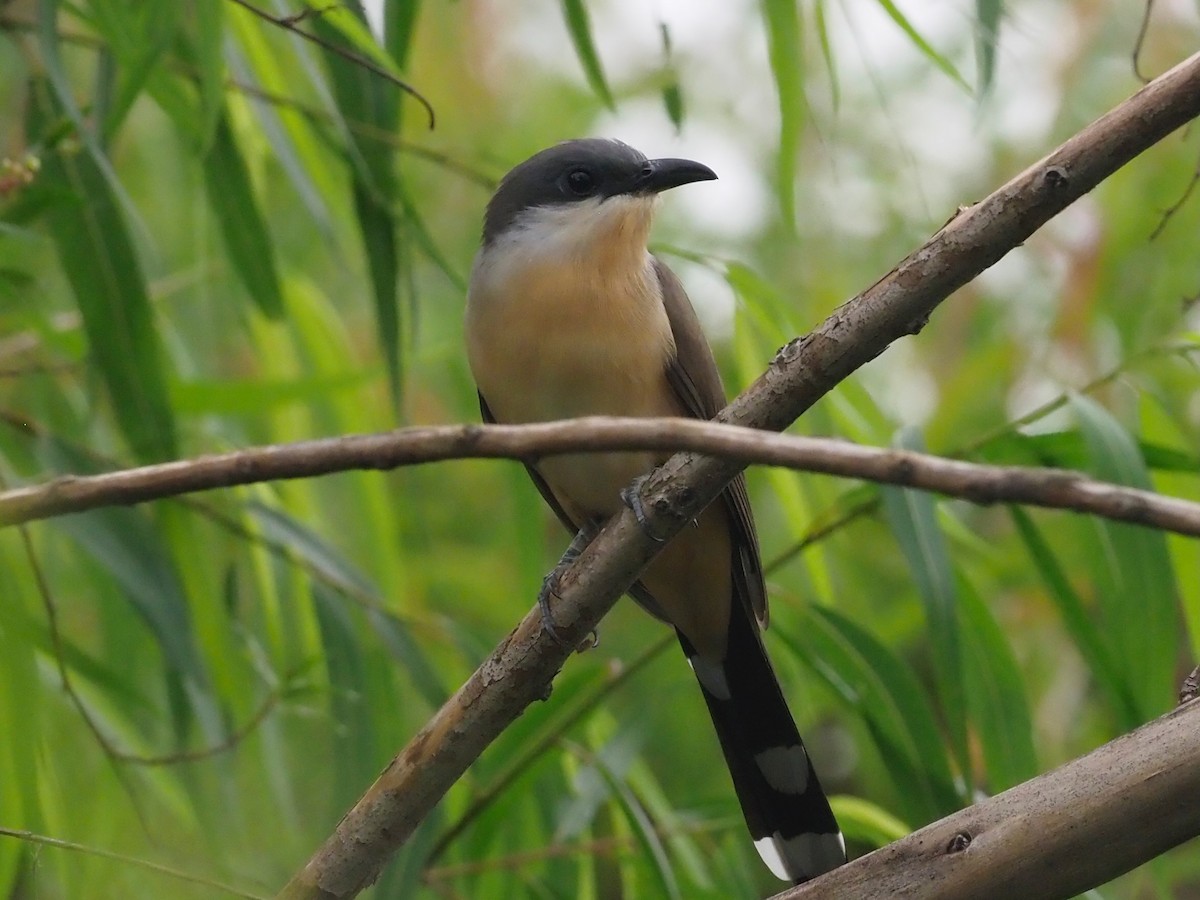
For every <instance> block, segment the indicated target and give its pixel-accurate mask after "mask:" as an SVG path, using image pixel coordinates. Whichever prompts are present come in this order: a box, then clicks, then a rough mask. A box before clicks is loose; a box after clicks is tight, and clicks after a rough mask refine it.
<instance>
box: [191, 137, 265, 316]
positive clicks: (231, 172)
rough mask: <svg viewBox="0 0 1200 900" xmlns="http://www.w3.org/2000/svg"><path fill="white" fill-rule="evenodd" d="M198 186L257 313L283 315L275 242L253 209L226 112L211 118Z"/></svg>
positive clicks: (250, 188) (245, 171)
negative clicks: (205, 195)
mask: <svg viewBox="0 0 1200 900" xmlns="http://www.w3.org/2000/svg"><path fill="white" fill-rule="evenodd" d="M203 168H204V187H205V189H206V190H207V192H208V202H209V205H210V206H211V207H212V210H213V214H214V215H215V216H216V220H217V225H218V227H219V228H220V230H221V237H222V238H223V239H224V241H225V249H226V250H227V251H228V253H229V260H230V262H231V263H232V264H233V269H234V271H236V272H237V274H238V277H239V278H240V279H241V281H242V284H243V285H244V286H245V288H246V290H247V292H249V294H250V297H251V299H252V300H253V301H254V304H255V305H256V306H257V307H258V309H259V312H261V313H262V314H263V315H265V316H267V317H269V318H272V319H278V318H279V317H280V316H282V315H283V292H282V290H281V289H280V286H279V269H278V266H277V265H276V262H275V246H274V244H273V243H272V242H271V236H270V234H268V232H267V222H266V219H265V218H264V217H263V214H262V210H261V209H259V204H258V198H257V197H255V195H254V187H253V185H251V183H250V172H249V170H248V169H247V168H246V162H245V160H244V159H242V154H241V151H240V150H239V149H238V146H237V141H236V140H235V139H234V136H233V129H232V128H231V127H230V124H229V116H228V115H223V116H220V117H219V118H218V119H217V127H216V130H215V131H214V132H213V140H212V144H211V145H210V146H209V148H208V152H207V153H205V154H204V158H203Z"/></svg>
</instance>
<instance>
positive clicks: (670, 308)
mask: <svg viewBox="0 0 1200 900" xmlns="http://www.w3.org/2000/svg"><path fill="white" fill-rule="evenodd" d="M654 270H655V272H656V273H657V274H658V281H659V284H661V285H662V293H663V306H665V307H666V310H667V320H668V321H669V322H670V323H671V333H672V334H673V335H674V337H675V356H674V357H673V358H672V360H671V363H670V365H669V366H668V368H667V379H668V380H669V381H670V382H671V387H672V388H673V389H674V391H675V393H676V394H677V395H678V397H679V399H680V401H681V402H682V404H683V407H684V409H685V410H686V411H687V412H688V414H689V415H691V416H694V417H695V418H697V419H711V418H712V417H713V416H715V415H716V414H717V413H718V412H719V411H720V410H721V408H722V407H724V406H725V402H726V400H725V386H724V385H723V384H721V374H720V372H718V371H717V363H716V360H714V359H713V355H712V349H711V348H710V347H709V346H708V341H707V340H706V339H705V337H704V331H703V329H702V328H701V327H700V320H699V319H697V318H696V311H695V310H694V309H693V308H692V302H691V301H690V300H689V299H688V296H687V292H686V291H684V289H683V284H682V283H680V281H679V279H678V278H677V277H676V276H675V273H674V272H672V271H671V270H670V269H669V268H667V266H666V265H664V264H663V263H662V261H661V260H658V259H655V260H654ZM721 501H722V502H723V503H724V504H725V508H726V509H727V510H728V512H729V520H730V522H731V523H732V525H733V544H734V548H735V550H736V552H737V555H738V560H739V561H740V565H738V566H737V567H736V571H735V577H734V584H735V586H736V587H737V589H738V590H737V592H738V595H739V596H740V597H741V598H742V600H743V602H745V603H746V604H747V607H748V609H749V610H750V611H751V612H753V614H754V617H755V618H756V619H757V620H758V623H759V625H761V626H762V627H764V628H765V627H766V625H767V588H766V584H765V583H764V582H763V572H762V561H761V560H760V559H759V554H758V533H757V532H756V531H755V529H754V516H753V514H752V513H751V512H750V497H749V494H747V492H746V479H745V476H743V475H741V474H739V475H738V476H737V478H735V479H734V480H733V481H731V482H730V483H729V487H727V488H726V489H725V491H724V492H723V493H722V494H721Z"/></svg>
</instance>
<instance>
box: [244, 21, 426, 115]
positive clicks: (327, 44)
mask: <svg viewBox="0 0 1200 900" xmlns="http://www.w3.org/2000/svg"><path fill="white" fill-rule="evenodd" d="M231 2H233V3H236V4H237V5H238V6H240V7H242V9H244V10H247V11H248V12H251V13H253V14H254V15H256V16H258V17H259V18H260V19H263V20H264V21H267V22H270V23H271V24H272V25H275V26H277V27H279V28H282V29H284V30H285V31H290V32H291V33H292V34H294V35H297V36H298V37H302V38H304V39H305V40H306V41H312V43H314V44H316V45H317V46H319V47H322V48H324V49H325V50H328V51H329V52H330V53H335V54H337V55H338V56H340V57H342V59H345V60H348V61H349V62H352V63H354V64H355V65H356V66H361V67H362V68H364V69H366V70H367V71H368V72H371V73H373V74H375V75H378V76H379V77H380V78H384V79H386V80H387V81H390V82H391V83H392V84H394V85H396V87H398V88H400V90H402V91H404V92H405V93H406V94H408V95H409V96H411V97H413V98H415V99H416V100H417V102H418V103H420V104H421V105H422V106H423V107H425V112H426V113H428V114H429V130H430V131H433V126H434V123H435V117H434V112H433V104H431V103H430V102H429V101H428V100H426V99H425V97H424V96H423V95H422V94H421V92H420V91H418V90H417V89H416V88H415V87H413V86H412V85H411V84H409V83H408V82H406V81H404V80H403V79H400V78H397V77H396V76H395V75H393V74H392V73H391V72H389V71H388V70H387V69H385V68H383V67H382V66H380V65H378V64H376V63H374V62H372V61H371V60H369V59H367V58H366V57H365V56H362V55H361V54H358V53H355V52H353V51H351V50H347V49H346V48H345V47H339V46H338V45H337V44H334V43H332V42H331V41H327V40H325V38H323V37H321V36H320V35H316V34H313V33H312V32H311V31H305V30H304V29H303V28H301V27H300V26H299V24H298V23H299V22H301V21H303V19H304V18H306V17H307V13H306V14H305V15H302V16H300V17H297V16H287V17H284V18H280V17H278V16H273V15H271V14H270V13H269V12H267V11H266V10H263V9H259V8H258V7H257V6H255V5H254V4H253V3H249V2H248V0H231Z"/></svg>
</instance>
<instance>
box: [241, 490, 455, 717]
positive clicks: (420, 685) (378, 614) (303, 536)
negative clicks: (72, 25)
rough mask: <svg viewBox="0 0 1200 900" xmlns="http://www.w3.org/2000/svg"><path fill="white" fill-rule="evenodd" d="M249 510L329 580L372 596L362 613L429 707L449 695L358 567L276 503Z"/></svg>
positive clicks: (255, 505)
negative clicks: (273, 505) (386, 609)
mask: <svg viewBox="0 0 1200 900" xmlns="http://www.w3.org/2000/svg"><path fill="white" fill-rule="evenodd" d="M249 509H250V512H251V514H252V515H253V516H254V518H255V520H256V521H257V523H258V524H259V526H260V527H261V528H262V531H263V534H265V535H267V536H268V537H270V538H271V539H272V540H273V541H275V542H276V543H278V544H282V545H283V546H286V547H287V548H288V549H289V550H291V551H292V552H293V553H295V554H296V555H297V556H298V557H299V558H300V559H303V560H304V561H305V562H306V563H308V564H309V565H310V566H311V567H312V568H313V569H314V570H316V571H317V572H319V573H321V574H322V575H323V576H324V577H325V578H326V579H327V580H328V581H329V582H331V583H332V584H333V585H336V586H338V587H340V588H341V589H342V590H345V591H348V592H351V593H354V594H357V595H358V596H360V597H365V598H367V599H369V600H370V601H371V604H370V605H369V606H368V608H367V613H366V615H367V619H368V621H369V622H370V624H371V626H372V630H373V631H374V632H375V633H376V634H377V635H378V636H379V638H380V640H381V642H382V643H383V645H384V646H385V647H386V648H387V650H388V651H389V652H390V653H391V654H392V657H393V658H394V659H395V660H396V661H397V662H399V663H400V664H401V665H403V666H404V668H405V669H406V670H407V672H408V674H409V677H410V678H411V679H412V683H413V685H414V686H415V687H416V688H417V691H418V692H419V693H420V695H421V697H422V698H423V699H424V700H425V702H426V703H427V704H429V706H430V707H431V708H434V709H436V708H437V707H438V706H440V705H441V704H442V702H443V701H444V700H445V699H446V697H447V696H448V695H449V694H448V691H447V689H446V686H445V684H444V683H443V682H442V679H441V677H440V675H439V674H438V670H437V668H436V667H435V666H434V665H433V663H432V661H431V660H430V659H429V657H428V655H427V654H426V652H425V650H424V648H423V647H422V643H421V641H420V639H418V638H416V637H414V635H413V634H412V631H411V629H410V628H409V627H408V625H407V624H406V623H405V622H403V621H401V620H400V619H398V618H396V617H395V616H392V615H389V614H387V613H386V612H385V610H384V606H385V600H384V597H383V595H382V593H381V592H380V590H379V589H378V588H377V587H376V586H375V584H374V582H372V581H371V580H370V579H369V578H368V577H367V576H366V575H365V574H364V573H363V572H362V571H360V570H359V569H358V568H356V567H355V566H354V565H353V564H352V563H351V562H350V561H349V560H347V559H346V558H345V557H344V556H343V555H342V554H341V552H340V551H338V549H337V548H336V547H334V546H333V545H332V544H330V543H329V542H328V541H327V540H325V539H324V538H322V537H321V536H320V535H318V534H317V533H316V532H314V531H313V530H312V529H310V528H308V527H307V526H305V525H304V524H303V523H301V522H300V521H298V520H297V519H296V518H295V517H293V516H291V515H289V514H288V513H286V512H284V511H283V510H281V509H277V508H275V507H269V506H265V505H263V504H261V503H252V504H251V505H250V507H249ZM323 596H325V598H326V599H327V600H329V602H333V601H334V600H336V601H337V602H339V603H345V602H346V601H345V600H344V599H343V598H341V597H338V596H337V595H336V594H335V593H334V592H333V590H332V589H330V588H326V594H325V595H323Z"/></svg>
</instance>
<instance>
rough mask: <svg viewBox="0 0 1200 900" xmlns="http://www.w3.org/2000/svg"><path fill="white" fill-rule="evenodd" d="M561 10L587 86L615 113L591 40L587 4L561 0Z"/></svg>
mask: <svg viewBox="0 0 1200 900" xmlns="http://www.w3.org/2000/svg"><path fill="white" fill-rule="evenodd" d="M562 10H563V17H564V18H565V19H566V20H567V32H568V33H569V34H570V35H571V43H572V44H573V45H574V47H575V55H576V56H578V57H579V62H580V65H582V66H583V73H584V75H586V76H587V81H588V84H589V85H590V86H591V88H592V91H594V92H595V94H596V96H597V97H599V98H600V100H601V101H602V102H603V103H604V105H605V106H607V107H608V108H609V109H611V110H614V111H615V110H616V108H617V106H616V104H615V103H614V102H613V96H612V91H610V90H609V89H608V82H607V81H605V79H604V69H603V67H602V66H601V65H600V54H599V53H597V52H596V44H595V42H594V41H593V40H592V23H591V20H590V19H589V18H588V11H587V4H586V3H584V2H583V0H562Z"/></svg>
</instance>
